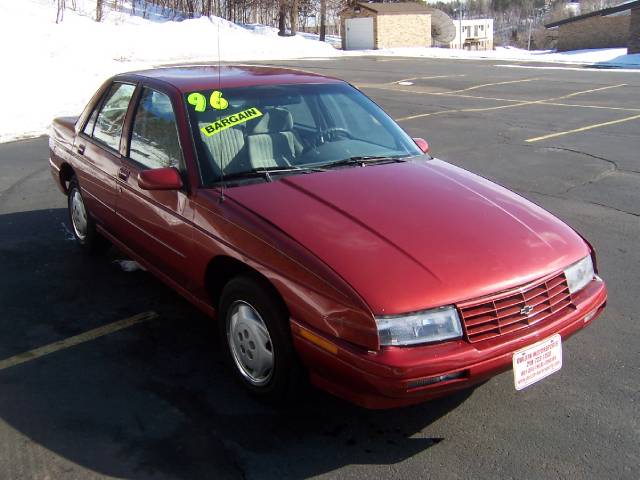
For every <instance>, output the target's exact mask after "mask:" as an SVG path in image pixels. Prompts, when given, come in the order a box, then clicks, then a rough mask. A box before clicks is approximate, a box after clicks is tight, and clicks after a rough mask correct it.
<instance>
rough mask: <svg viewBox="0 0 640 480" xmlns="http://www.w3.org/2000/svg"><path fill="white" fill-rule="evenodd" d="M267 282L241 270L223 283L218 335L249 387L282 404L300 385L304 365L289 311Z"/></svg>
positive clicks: (242, 382) (258, 395)
mask: <svg viewBox="0 0 640 480" xmlns="http://www.w3.org/2000/svg"><path fill="white" fill-rule="evenodd" d="M265 283H266V282H265V281H262V280H261V279H259V278H254V277H253V276H244V275H243V276H239V277H236V278H234V279H232V280H231V281H229V283H227V284H226V285H225V287H224V289H223V291H222V295H221V297H220V305H219V309H218V312H219V316H218V325H219V328H220V339H221V342H222V344H223V351H224V352H225V357H226V361H227V363H228V364H229V365H230V366H231V368H232V369H233V371H234V373H235V376H236V378H237V379H238V380H239V381H240V383H241V384H242V385H243V386H244V387H245V389H246V390H247V391H248V392H249V393H250V394H252V395H253V396H255V397H258V398H260V399H262V400H264V401H267V402H269V403H272V404H276V405H284V404H286V402H287V400H288V399H290V398H291V397H292V396H293V393H294V391H297V387H299V386H300V385H301V383H302V377H303V375H302V372H303V369H302V367H301V364H300V362H299V360H298V358H297V356H296V354H295V351H294V348H293V343H292V340H291V331H290V329H289V322H288V318H289V316H288V314H287V311H286V309H285V308H284V306H282V305H281V302H279V301H277V299H276V298H274V295H273V294H270V290H271V289H270V288H269V285H265ZM269 354H270V355H269ZM269 357H270V358H271V364H270V366H269Z"/></svg>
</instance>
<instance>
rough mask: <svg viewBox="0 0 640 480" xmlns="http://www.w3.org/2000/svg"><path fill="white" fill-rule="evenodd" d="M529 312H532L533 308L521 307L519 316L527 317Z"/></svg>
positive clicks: (529, 306) (528, 306)
mask: <svg viewBox="0 0 640 480" xmlns="http://www.w3.org/2000/svg"><path fill="white" fill-rule="evenodd" d="M531 312H533V307H532V306H531V305H525V306H524V307H522V308H521V309H520V315H524V316H527V315H529V314H530V313H531Z"/></svg>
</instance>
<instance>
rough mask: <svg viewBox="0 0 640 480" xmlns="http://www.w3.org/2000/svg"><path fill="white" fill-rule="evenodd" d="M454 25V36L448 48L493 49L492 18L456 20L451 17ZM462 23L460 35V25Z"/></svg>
mask: <svg viewBox="0 0 640 480" xmlns="http://www.w3.org/2000/svg"><path fill="white" fill-rule="evenodd" d="M453 23H454V25H455V27H456V37H455V38H454V39H453V41H452V42H451V43H449V48H467V49H469V50H493V19H492V18H477V19H473V20H462V21H460V20H458V19H457V18H453ZM461 25H462V35H460V26H461Z"/></svg>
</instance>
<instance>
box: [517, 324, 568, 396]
mask: <svg viewBox="0 0 640 480" xmlns="http://www.w3.org/2000/svg"><path fill="white" fill-rule="evenodd" d="M561 368H562V337H560V335H554V336H552V337H549V338H547V339H545V340H542V341H541V342H538V343H534V344H533V345H530V346H528V347H526V348H523V349H521V350H518V351H517V352H515V353H514V354H513V382H514V384H515V387H516V390H522V389H523V388H526V387H528V386H529V385H531V384H534V383H536V382H537V381H539V380H542V379H543V378H545V377H548V376H549V375H551V374H552V373H554V372H557V371H558V370H560V369H561Z"/></svg>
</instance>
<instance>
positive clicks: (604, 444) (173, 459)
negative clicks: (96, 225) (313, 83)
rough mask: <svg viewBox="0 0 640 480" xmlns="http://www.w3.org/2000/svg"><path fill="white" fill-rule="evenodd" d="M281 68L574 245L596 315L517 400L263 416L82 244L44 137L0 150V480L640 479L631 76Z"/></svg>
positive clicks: (639, 176)
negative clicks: (385, 118) (508, 194)
mask: <svg viewBox="0 0 640 480" xmlns="http://www.w3.org/2000/svg"><path fill="white" fill-rule="evenodd" d="M275 63H277V64H279V65H286V66H293V67H297V68H302V69H306V70H312V71H317V72H320V73H323V74H328V75H333V76H337V77H341V78H345V79H347V80H349V81H351V82H352V83H354V84H356V85H357V86H358V87H359V88H361V89H362V90H363V91H365V92H366V93H367V94H368V95H370V96H371V97H372V98H374V99H375V100H376V101H377V102H378V103H379V104H380V105H381V106H382V107H383V108H385V110H386V111H387V112H389V113H390V115H391V116H392V117H394V118H395V119H397V120H398V121H399V122H400V124H401V125H402V126H403V127H404V128H405V129H406V130H407V131H408V132H409V133H410V134H411V135H412V136H414V137H418V136H420V137H424V138H426V139H427V140H428V141H429V143H430V145H431V151H432V153H433V154H434V155H435V156H437V157H439V158H442V159H444V160H447V161H449V162H451V163H454V164H456V165H459V166H462V167H464V168H466V169H468V170H471V171H473V172H475V173H478V174H480V175H483V176H485V177H487V178H489V179H491V180H494V181H497V182H498V183H500V184H502V185H505V186H507V187H509V188H511V189H513V190H515V191H517V192H519V193H520V194H522V195H523V196H525V197H527V198H529V199H531V200H533V201H534V202H536V203H538V204H540V205H542V206H543V207H545V208H546V209H548V210H550V211H551V212H553V213H554V214H556V215H557V216H559V217H560V218H562V219H563V220H565V221H566V222H568V223H569V224H571V225H572V226H573V227H575V228H576V229H577V230H579V231H580V232H582V233H583V234H584V235H585V236H586V237H587V238H588V239H589V240H590V241H591V242H592V243H593V245H594V246H595V248H596V250H597V251H598V253H599V267H600V273H601V275H602V276H603V277H604V278H605V279H606V281H607V282H608V286H609V304H608V308H607V310H606V311H605V312H604V314H603V315H602V316H601V317H600V318H599V319H598V320H597V321H596V322H594V323H593V324H592V325H591V326H590V327H589V328H587V329H586V330H585V331H583V332H581V333H580V334H578V335H577V336H575V337H573V338H571V339H570V340H568V341H567V342H566V343H565V344H564V346H563V350H564V365H563V368H562V369H561V370H560V371H559V372H557V373H555V374H554V375H552V376H551V377H549V378H547V379H545V380H543V381H542V382H540V383H538V384H535V385H534V386H532V387H530V388H528V389H526V390H523V391H521V392H516V391H515V390H514V388H513V379H512V376H511V373H510V372H507V373H504V374H502V375H500V376H498V377H496V378H494V379H493V380H491V381H489V382H488V383H486V384H484V385H483V386H481V387H480V388H478V389H476V390H475V391H473V392H465V393H463V394H459V395H457V396H454V397H451V398H448V399H443V400H439V401H434V402H431V403H427V404H423V405H419V406H415V407H410V408H405V409H400V410H392V411H382V412H379V411H366V410H362V409H359V408H357V407H354V406H351V405H349V404H346V403H344V402H342V401H340V400H338V399H334V398H332V397H330V396H328V395H326V394H324V393H322V392H318V391H316V390H313V389H309V390H308V391H305V392H301V394H300V399H299V402H298V404H297V405H296V406H295V407H293V406H292V407H291V408H289V409H287V410H286V411H278V410H274V409H272V408H269V407H266V406H264V405H261V404H258V403H256V402H254V401H253V400H252V399H250V398H248V397H247V396H245V394H244V393H243V392H242V390H241V389H240V387H239V386H237V385H236V384H235V382H234V381H233V379H232V377H231V376H230V375H228V374H227V373H226V371H225V370H224V369H222V368H221V355H220V354H219V353H218V351H217V348H216V345H217V343H216V342H217V339H216V334H215V328H214V327H213V326H212V325H211V323H210V321H208V319H207V318H205V317H204V316H202V315H201V314H199V313H198V312H197V311H196V310H195V309H193V308H192V307H190V306H189V304H187V303H186V301H184V300H182V299H181V298H180V297H179V296H178V295H177V294H174V293H173V292H172V291H171V290H169V289H167V288H165V287H164V286H163V285H162V284H160V283H159V282H158V281H156V280H155V279H154V278H152V277H151V276H150V275H148V274H147V273H145V272H143V271H134V272H126V271H124V270H123V269H122V268H121V267H120V266H119V264H118V263H117V262H116V260H118V259H119V258H120V256H119V253H118V252H116V251H114V250H113V249H112V250H111V251H109V252H108V253H107V254H106V255H105V256H98V257H88V256H85V255H83V254H82V253H81V252H80V251H79V250H78V249H77V248H76V246H75V245H74V243H73V241H72V240H70V238H71V235H70V232H69V230H68V227H67V226H66V211H65V198H64V197H63V196H62V195H61V194H60V193H59V191H58V190H57V189H56V188H55V186H54V184H53V182H52V180H51V178H50V174H49V170H48V164H47V140H46V138H39V139H32V140H24V141H20V142H15V143H10V144H3V145H0V265H1V266H2V275H1V276H0V306H1V307H2V308H1V309H0V478H2V479H4V478H6V479H22V478H34V479H53V478H82V479H86V478H108V477H118V478H140V479H143V478H153V479H165V478H166V479H182V478H186V479H196V478H206V479H224V478H248V479H252V478H278V479H280V478H306V477H311V476H324V477H326V478H354V479H362V478H435V479H440V478H465V479H466V478H519V479H520V478H536V479H539V478H572V479H576V478H588V479H591V478H616V479H623V478H624V479H627V478H628V479H637V478H640V448H639V445H640V341H639V338H640V316H639V315H638V313H637V311H638V304H639V303H638V294H639V293H640V275H639V272H640V249H639V248H638V247H639V246H640V242H639V241H638V239H639V238H640V73H623V72H615V71H600V70H589V69H582V68H573V69H572V68H569V69H564V68H561V69H557V66H553V65H542V64H536V65H519V66H518V65H516V66H514V64H509V66H498V65H496V64H500V63H504V62H495V61H448V60H429V59H400V58H349V59H342V60H311V61H297V62H275ZM540 67H542V68H540ZM399 81H405V83H407V82H409V83H411V84H410V85H402V84H399V83H398V82H399ZM434 208H446V206H442V205H434ZM145 313H146V314H147V315H146V316H142V317H141V316H139V315H140V314H145ZM117 322H120V323H117ZM101 327H103V328H102V330H95V329H98V328H101ZM78 335H80V337H78ZM56 342H57V343H56ZM51 344H54V345H53V346H52V347H51V348H49V349H45V350H42V349H40V350H38V349H39V348H40V347H44V346H47V345H51Z"/></svg>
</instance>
